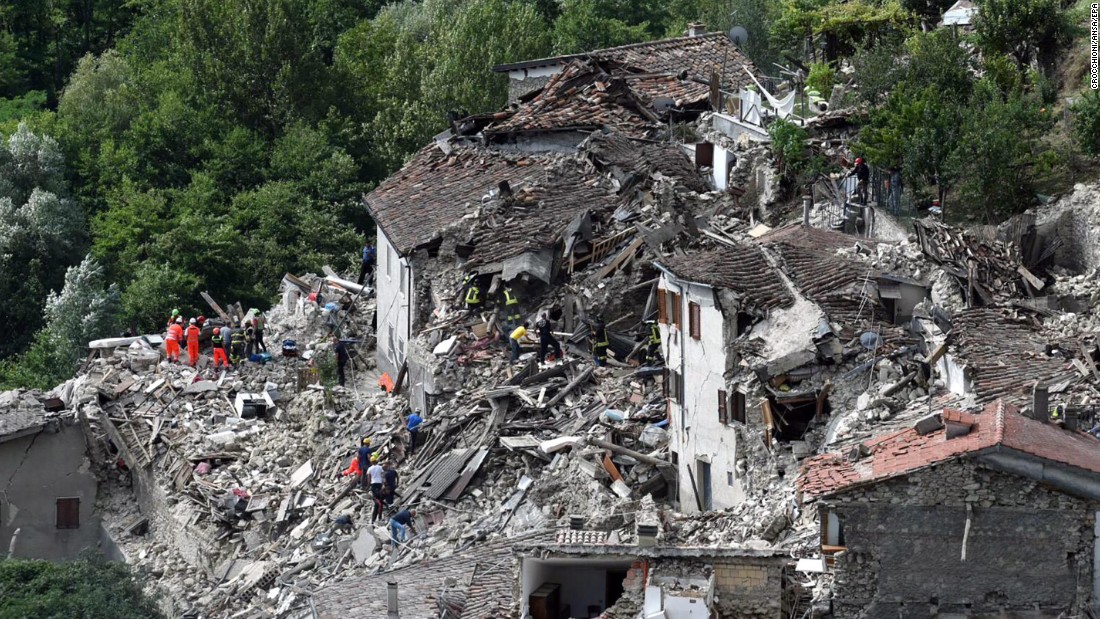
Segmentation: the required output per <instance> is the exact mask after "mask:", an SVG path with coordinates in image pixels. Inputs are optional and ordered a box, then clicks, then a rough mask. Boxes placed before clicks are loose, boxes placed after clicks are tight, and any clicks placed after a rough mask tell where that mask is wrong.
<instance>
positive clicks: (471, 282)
mask: <svg viewBox="0 0 1100 619" xmlns="http://www.w3.org/2000/svg"><path fill="white" fill-rule="evenodd" d="M480 308H481V288H480V287H478V285H477V277H476V275H475V274H473V273H471V274H470V275H467V276H466V309H468V310H470V311H471V312H472V311H475V310H478V309H480Z"/></svg>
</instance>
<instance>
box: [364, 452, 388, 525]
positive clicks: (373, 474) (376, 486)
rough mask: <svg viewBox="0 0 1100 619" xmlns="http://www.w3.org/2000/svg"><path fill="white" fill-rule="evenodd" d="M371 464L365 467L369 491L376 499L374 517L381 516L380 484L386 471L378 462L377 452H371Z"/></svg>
mask: <svg viewBox="0 0 1100 619" xmlns="http://www.w3.org/2000/svg"><path fill="white" fill-rule="evenodd" d="M370 461H371V465H370V467H368V468H367V478H368V479H370V493H371V495H373V496H374V498H376V499H378V503H377V506H376V510H377V511H376V512H375V514H376V517H377V518H381V517H382V509H381V505H382V484H383V482H385V477H386V471H385V469H383V468H382V465H381V464H378V454H371V457H370Z"/></svg>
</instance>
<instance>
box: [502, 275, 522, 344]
mask: <svg viewBox="0 0 1100 619" xmlns="http://www.w3.org/2000/svg"><path fill="white" fill-rule="evenodd" d="M502 293H503V295H504V328H505V332H506V333H508V332H511V331H513V330H515V328H516V327H517V326H519V323H520V321H521V320H523V312H522V311H521V310H520V308H519V297H518V296H516V293H515V291H513V290H512V286H511V284H505V285H504V290H503V291H502Z"/></svg>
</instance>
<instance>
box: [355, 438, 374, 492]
mask: <svg viewBox="0 0 1100 619" xmlns="http://www.w3.org/2000/svg"><path fill="white" fill-rule="evenodd" d="M373 452H374V450H373V449H371V446H370V437H369V436H365V437H363V440H362V442H360V444H359V450H358V451H356V453H355V455H356V459H357V462H356V464H357V465H358V467H357V468H358V469H359V487H360V488H366V487H367V484H368V483H369V478H368V477H367V469H368V468H370V457H371V454H372V453H373Z"/></svg>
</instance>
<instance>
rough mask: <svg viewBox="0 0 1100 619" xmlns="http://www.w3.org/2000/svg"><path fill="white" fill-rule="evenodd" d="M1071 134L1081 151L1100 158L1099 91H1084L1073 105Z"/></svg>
mask: <svg viewBox="0 0 1100 619" xmlns="http://www.w3.org/2000/svg"><path fill="white" fill-rule="evenodd" d="M1072 110H1073V133H1074V136H1075V137H1076V138H1077V143H1078V144H1079V145H1080V147H1081V150H1082V151H1083V152H1085V153H1087V154H1089V155H1091V156H1093V157H1097V156H1100V91H1097V90H1092V89H1086V90H1085V92H1084V94H1082V95H1081V96H1080V97H1079V98H1078V99H1077V101H1076V102H1074V104H1073V108H1072Z"/></svg>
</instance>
